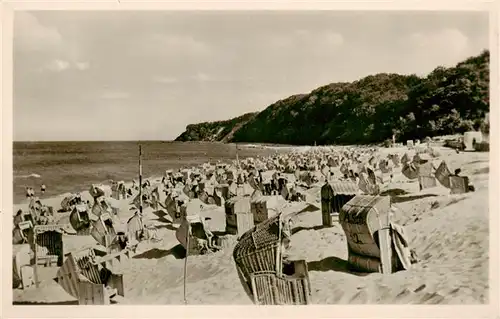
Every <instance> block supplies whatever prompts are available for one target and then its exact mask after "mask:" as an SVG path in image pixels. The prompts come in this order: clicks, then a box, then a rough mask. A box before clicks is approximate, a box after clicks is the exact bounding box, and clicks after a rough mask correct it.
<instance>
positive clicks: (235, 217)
mask: <svg viewBox="0 0 500 319" xmlns="http://www.w3.org/2000/svg"><path fill="white" fill-rule="evenodd" d="M225 213H226V233H227V234H231V235H238V236H241V235H242V234H244V233H245V232H246V231H248V230H249V229H251V228H252V227H253V226H254V218H253V214H252V210H251V207H250V196H244V197H243V196H240V197H233V198H231V199H229V200H227V201H226V204H225Z"/></svg>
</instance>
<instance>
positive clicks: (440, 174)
mask: <svg viewBox="0 0 500 319" xmlns="http://www.w3.org/2000/svg"><path fill="white" fill-rule="evenodd" d="M450 175H451V172H450V169H449V168H448V165H446V162H445V161H442V162H441V164H439V167H438V168H437V169H436V173H435V176H436V179H437V180H438V181H439V183H441V185H443V186H444V187H446V188H450Z"/></svg>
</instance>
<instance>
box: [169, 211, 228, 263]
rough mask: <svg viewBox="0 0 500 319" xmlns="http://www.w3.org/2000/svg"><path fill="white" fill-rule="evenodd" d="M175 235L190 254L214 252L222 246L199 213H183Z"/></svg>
mask: <svg viewBox="0 0 500 319" xmlns="http://www.w3.org/2000/svg"><path fill="white" fill-rule="evenodd" d="M175 237H176V238H177V240H178V241H179V243H180V244H181V245H182V247H184V249H185V250H186V252H187V253H188V255H190V256H191V255H203V254H207V253H210V252H215V251H218V250H220V249H221V246H222V244H221V241H220V240H219V238H218V236H215V235H214V234H212V232H211V231H210V229H208V227H207V225H206V224H205V221H204V220H203V218H202V217H201V216H199V215H185V216H184V218H183V221H182V222H181V224H180V225H179V228H177V230H176V232H175ZM188 237H189V238H188Z"/></svg>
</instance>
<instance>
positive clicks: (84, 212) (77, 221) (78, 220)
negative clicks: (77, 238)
mask: <svg viewBox="0 0 500 319" xmlns="http://www.w3.org/2000/svg"><path fill="white" fill-rule="evenodd" d="M69 222H70V224H71V226H72V227H73V229H74V230H75V231H76V234H77V235H84V236H86V235H89V234H90V227H91V220H90V216H89V213H88V207H87V205H85V204H80V205H76V206H75V207H74V208H73V210H72V211H71V214H70V215H69Z"/></svg>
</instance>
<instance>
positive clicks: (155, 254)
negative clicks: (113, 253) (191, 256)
mask: <svg viewBox="0 0 500 319" xmlns="http://www.w3.org/2000/svg"><path fill="white" fill-rule="evenodd" d="M170 255H172V256H174V257H175V259H184V258H186V250H185V249H184V247H182V245H181V244H178V245H175V246H174V247H172V248H170V249H168V250H165V249H158V248H152V249H150V250H148V251H145V252H143V253H141V254H138V255H135V256H134V257H132V258H133V259H160V258H163V257H166V256H170Z"/></svg>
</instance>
